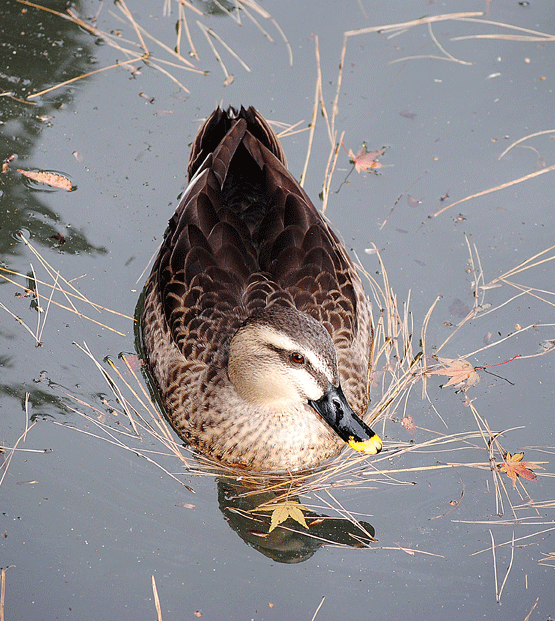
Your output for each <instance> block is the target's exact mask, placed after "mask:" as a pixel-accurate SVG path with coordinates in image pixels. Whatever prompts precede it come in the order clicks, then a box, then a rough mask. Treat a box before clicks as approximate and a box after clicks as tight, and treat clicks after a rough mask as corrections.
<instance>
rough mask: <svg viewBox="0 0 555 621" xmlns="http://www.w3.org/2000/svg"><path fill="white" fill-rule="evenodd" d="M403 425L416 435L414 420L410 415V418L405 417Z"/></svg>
mask: <svg viewBox="0 0 555 621" xmlns="http://www.w3.org/2000/svg"><path fill="white" fill-rule="evenodd" d="M401 423H402V425H403V427H404V428H405V429H406V430H407V431H408V432H409V433H410V434H411V435H414V432H415V431H416V425H415V424H414V421H413V420H412V416H411V415H410V414H409V415H408V416H403V418H402V419H401Z"/></svg>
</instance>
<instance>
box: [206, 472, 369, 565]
mask: <svg viewBox="0 0 555 621" xmlns="http://www.w3.org/2000/svg"><path fill="white" fill-rule="evenodd" d="M217 486H218V504H219V507H220V511H221V512H222V513H223V515H224V517H225V518H226V520H227V522H228V524H229V526H230V527H231V528H232V529H233V530H234V531H235V532H236V533H237V534H238V535H239V536H240V537H241V539H243V541H245V543H247V544H249V545H250V546H252V547H253V548H255V549H256V550H258V551H259V552H260V553H262V554H264V556H267V557H268V558H271V559H272V560H274V561H277V562H279V563H301V562H303V561H306V560H308V559H309V558H310V557H311V556H312V555H313V554H314V553H315V552H316V551H317V550H318V549H319V548H321V547H322V546H324V545H340V546H347V547H352V548H365V547H368V545H369V544H371V543H372V542H373V541H375V539H374V535H375V529H374V527H373V526H372V525H371V524H369V523H368V522H358V521H355V520H353V521H350V520H347V519H343V518H336V517H330V516H327V515H325V514H321V513H315V512H314V511H310V510H305V507H303V506H302V504H301V503H300V500H299V496H297V495H295V485H294V484H292V485H289V484H288V485H287V486H284V485H283V483H282V484H281V485H279V484H278V486H277V489H271V488H272V484H271V482H270V484H269V485H266V486H265V487H262V488H258V489H257V488H254V487H251V486H248V485H242V483H241V482H240V481H238V480H237V479H230V478H223V477H222V478H219V479H218V484H217ZM295 505H298V506H299V507H301V508H302V509H301V511H302V515H303V518H304V522H305V523H306V527H304V526H303V525H302V524H301V523H300V522H299V521H297V520H296V519H295V518H293V517H288V518H287V519H286V520H285V521H284V522H282V523H281V524H279V525H277V526H276V527H275V528H272V514H273V512H274V511H280V510H281V509H283V508H284V506H286V507H295Z"/></svg>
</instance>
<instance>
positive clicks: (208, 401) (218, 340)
mask: <svg viewBox="0 0 555 621" xmlns="http://www.w3.org/2000/svg"><path fill="white" fill-rule="evenodd" d="M188 172H189V182H190V183H189V186H188V188H187V190H186V191H185V193H184V195H183V197H182V199H181V202H180V204H179V206H178V208H177V210H176V212H175V214H174V216H173V217H172V219H171V220H170V223H169V228H168V231H167V233H166V236H165V238H164V241H163V243H162V246H161V248H160V251H159V254H158V257H157V259H156V262H155V263H154V267H153V269H152V273H151V275H150V278H149V280H148V282H147V286H146V295H145V305H144V310H143V316H142V331H143V341H144V346H145V353H146V357H147V361H148V363H149V366H150V368H151V371H152V374H153V376H154V378H155V380H156V382H157V384H158V388H159V391H160V396H161V399H162V403H163V405H164V408H165V411H166V414H167V416H168V418H169V419H170V420H171V422H172V424H173V426H174V427H175V429H176V431H177V432H178V433H179V435H180V436H181V437H182V438H184V439H185V440H186V441H187V442H188V443H190V444H191V445H193V446H194V447H196V448H197V449H198V450H200V451H201V452H203V453H205V454H206V455H208V456H211V457H213V458H214V459H216V460H219V461H221V462H222V463H224V464H227V465H231V466H238V467H246V468H249V469H252V470H258V471H283V470H287V469H290V470H295V469H305V468H312V467H315V466H317V465H318V464H320V463H321V462H322V461H323V460H325V459H327V458H328V457H331V456H333V455H336V454H337V453H339V451H340V450H341V449H342V448H343V447H344V446H345V440H347V441H350V443H351V445H352V446H353V447H354V448H357V449H358V450H364V452H376V450H379V449H380V448H381V442H379V439H377V436H375V435H373V432H371V430H369V429H368V428H366V430H367V431H368V432H369V433H367V432H366V431H364V432H360V433H359V431H356V432H352V433H351V428H350V427H349V429H348V430H347V431H344V430H343V431H342V432H341V433H342V437H343V439H341V437H340V436H339V435H338V433H340V431H337V430H336V431H334V430H333V429H332V427H333V426H334V425H335V422H334V420H332V422H331V423H330V424H331V425H332V426H330V424H328V423H326V422H324V420H322V418H321V416H320V415H319V414H321V412H320V410H319V406H318V403H319V401H318V400H319V399H320V398H323V395H324V393H326V394H328V393H327V389H328V387H334V386H335V387H337V386H338V385H339V381H340V382H341V386H342V388H343V392H344V395H345V397H346V399H347V402H348V404H350V406H351V408H352V409H353V410H354V412H355V413H356V414H358V416H360V417H362V416H363V415H364V413H365V412H366V409H367V407H368V402H369V398H368V376H369V360H370V352H371V327H370V316H369V311H368V301H367V299H366V297H365V295H364V291H363V287H362V283H361V281H360V278H359V276H358V274H357V272H356V269H355V268H354V266H353V264H352V262H351V260H350V259H349V257H348V255H347V253H346V252H345V250H344V248H343V246H342V245H341V243H340V242H339V240H338V239H337V237H336V236H335V235H334V233H333V232H332V231H331V230H330V228H329V227H328V225H327V224H326V223H325V221H324V220H323V218H322V216H321V215H320V213H319V212H318V211H317V210H316V209H315V207H314V206H313V205H312V203H311V202H310V199H309V198H308V196H307V195H306V194H305V192H304V191H303V189H302V188H301V187H300V186H299V184H298V183H297V181H296V180H295V179H294V178H293V176H292V175H291V174H290V173H289V171H288V170H287V168H286V161H285V156H284V153H283V151H282V148H281V145H280V144H279V141H278V139H277V137H276V135H275V134H274V132H273V131H272V129H271V128H270V126H269V125H268V124H267V122H266V121H265V120H264V119H263V118H262V116H261V115H260V114H259V113H258V112H257V111H256V110H255V109H254V108H252V107H251V108H249V109H248V110H245V109H244V108H241V110H240V111H239V112H236V111H235V110H233V109H232V108H230V109H229V110H228V111H223V110H221V109H219V108H218V109H217V110H216V111H215V112H213V113H212V115H211V116H210V117H209V118H208V120H207V121H206V122H205V123H204V125H203V126H202V127H201V129H200V130H199V132H198V134H197V137H196V139H195V142H194V144H193V148H192V152H191V156H190V161H189V170H188ZM299 311H300V312H299ZM330 337H331V338H330ZM297 356H301V358H302V362H301V359H300V358H297ZM329 398H331V397H329ZM329 398H328V399H329ZM333 399H335V400H333V407H335V408H337V407H339V406H338V405H337V403H338V401H337V398H335V397H334V398H333ZM333 407H332V409H333ZM347 409H348V406H347ZM316 410H317V411H318V412H319V413H318V414H317V412H316ZM333 416H334V414H333V413H332V417H333ZM325 417H326V414H324V418H325ZM337 418H338V419H339V418H341V416H340V415H339V414H337ZM338 424H339V423H338ZM357 429H358V427H357ZM365 434H366V435H365ZM368 438H372V439H371V440H369V439H368ZM370 444H372V446H370ZM362 445H363V448H361V446H362ZM372 448H373V449H375V450H372ZM367 449H368V450H367Z"/></svg>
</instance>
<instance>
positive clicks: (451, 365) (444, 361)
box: [426, 357, 480, 388]
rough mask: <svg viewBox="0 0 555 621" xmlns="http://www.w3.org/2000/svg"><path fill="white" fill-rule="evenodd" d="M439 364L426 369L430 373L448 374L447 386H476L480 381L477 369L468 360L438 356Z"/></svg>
mask: <svg viewBox="0 0 555 621" xmlns="http://www.w3.org/2000/svg"><path fill="white" fill-rule="evenodd" d="M437 361H438V362H439V363H440V364H439V365H435V366H434V367H432V368H430V367H428V369H427V370H426V373H428V374H430V375H446V376H447V377H449V378H450V380H449V381H448V382H447V384H445V386H446V387H447V386H457V387H461V386H465V387H467V388H468V387H470V386H474V384H477V383H478V382H479V381H480V376H479V375H478V373H477V372H476V369H475V368H474V367H473V366H472V365H471V364H470V362H467V361H466V360H461V359H460V358H459V359H457V360H455V359H451V358H439V357H438V358H437Z"/></svg>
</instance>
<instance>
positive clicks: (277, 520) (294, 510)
mask: <svg viewBox="0 0 555 621" xmlns="http://www.w3.org/2000/svg"><path fill="white" fill-rule="evenodd" d="M258 510H259V511H271V512H272V521H271V522H270V530H269V531H268V532H269V533H271V532H272V531H273V530H274V528H276V527H277V526H279V525H280V524H281V523H282V522H285V520H287V519H288V518H291V519H293V520H295V522H298V523H299V524H300V525H301V526H303V527H304V528H308V526H307V524H306V521H305V519H304V515H303V511H308V509H307V508H306V507H304V506H303V505H301V504H300V503H299V502H297V501H296V500H284V501H283V502H279V503H277V504H275V505H268V506H264V507H258Z"/></svg>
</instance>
